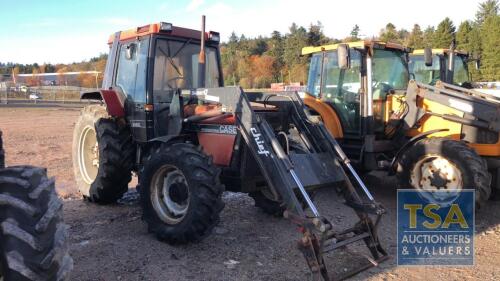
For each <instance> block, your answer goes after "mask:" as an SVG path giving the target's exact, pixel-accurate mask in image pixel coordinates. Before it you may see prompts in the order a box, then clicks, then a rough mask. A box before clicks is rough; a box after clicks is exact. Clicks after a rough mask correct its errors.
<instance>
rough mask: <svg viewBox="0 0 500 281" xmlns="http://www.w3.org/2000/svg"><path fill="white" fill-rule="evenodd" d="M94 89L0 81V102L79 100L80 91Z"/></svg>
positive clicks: (61, 101)
mask: <svg viewBox="0 0 500 281" xmlns="http://www.w3.org/2000/svg"><path fill="white" fill-rule="evenodd" d="M92 90H95V89H93V88H82V87H75V86H38V87H24V86H21V87H16V86H9V85H8V84H5V83H0V103H3V104H6V103H12V102H16V101H20V102H27V101H29V102H33V103H37V102H39V101H43V102H57V103H66V102H68V103H69V102H71V103H75V102H80V93H81V92H85V91H92Z"/></svg>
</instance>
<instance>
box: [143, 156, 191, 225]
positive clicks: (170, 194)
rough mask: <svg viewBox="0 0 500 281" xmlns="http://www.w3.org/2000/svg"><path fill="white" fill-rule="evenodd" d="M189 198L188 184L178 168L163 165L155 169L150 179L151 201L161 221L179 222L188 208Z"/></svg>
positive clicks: (168, 222)
mask: <svg viewBox="0 0 500 281" xmlns="http://www.w3.org/2000/svg"><path fill="white" fill-rule="evenodd" d="M189 199H190V191H189V185H188V183H187V180H186V177H185V176H184V174H183V173H182V172H181V171H180V170H179V169H178V168H176V167H175V166H172V165H164V166H162V167H161V168H160V169H158V170H157V171H156V173H155V174H154V175H153V178H152V181H151V203H152V205H153V208H154V209H155V211H156V213H157V214H158V216H159V217H160V219H161V220H162V221H163V222H165V223H167V224H177V223H179V222H181V221H182V220H183V219H184V217H185V216H186V214H187V211H188V209H189V201H190V200H189Z"/></svg>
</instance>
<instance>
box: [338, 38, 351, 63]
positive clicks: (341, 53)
mask: <svg viewBox="0 0 500 281" xmlns="http://www.w3.org/2000/svg"><path fill="white" fill-rule="evenodd" d="M337 56H338V65H339V68H340V69H349V68H350V67H351V54H350V51H349V45H348V44H339V46H338V47H337Z"/></svg>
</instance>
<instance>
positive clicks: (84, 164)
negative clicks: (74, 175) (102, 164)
mask: <svg viewBox="0 0 500 281" xmlns="http://www.w3.org/2000/svg"><path fill="white" fill-rule="evenodd" d="M78 165H79V168H80V172H81V175H82V178H83V180H84V181H85V183H87V184H89V185H90V184H92V183H93V182H94V180H95V178H96V177H97V173H98V171H99V144H98V143H97V135H96V132H95V129H94V128H93V127H92V126H87V127H85V128H84V129H83V130H82V133H81V134H80V139H79V142H78Z"/></svg>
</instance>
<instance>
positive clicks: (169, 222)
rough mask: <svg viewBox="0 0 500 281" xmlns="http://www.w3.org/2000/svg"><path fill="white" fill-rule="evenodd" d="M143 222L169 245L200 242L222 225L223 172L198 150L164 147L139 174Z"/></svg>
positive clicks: (183, 146)
mask: <svg viewBox="0 0 500 281" xmlns="http://www.w3.org/2000/svg"><path fill="white" fill-rule="evenodd" d="M139 182H140V186H141V189H140V194H141V204H142V208H143V219H144V220H145V221H146V223H147V225H148V230H149V232H152V233H154V234H156V236H157V237H158V239H160V240H163V241H166V242H167V243H169V244H184V243H188V242H195V241H199V240H201V239H202V238H204V237H205V236H207V235H208V234H210V232H211V230H212V228H213V227H214V226H215V225H216V224H217V223H218V221H219V213H220V212H221V211H222V209H223V207H224V203H223V202H222V199H221V198H222V192H223V191H224V187H223V185H222V184H221V183H220V179H219V169H218V168H217V167H216V166H215V165H214V164H213V163H212V159H211V158H210V157H208V156H207V155H205V154H204V153H203V152H202V151H201V150H200V149H198V148H197V147H195V146H193V145H191V144H186V143H176V144H163V145H161V146H160V147H158V148H156V149H153V150H152V151H151V152H150V154H149V155H148V156H147V157H146V159H145V160H144V163H143V168H142V169H141V171H140V173H139Z"/></svg>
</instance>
